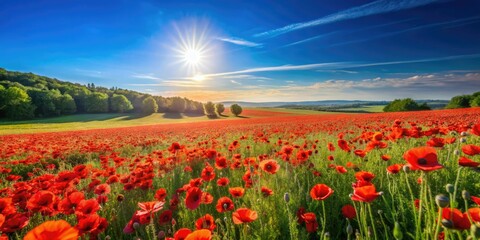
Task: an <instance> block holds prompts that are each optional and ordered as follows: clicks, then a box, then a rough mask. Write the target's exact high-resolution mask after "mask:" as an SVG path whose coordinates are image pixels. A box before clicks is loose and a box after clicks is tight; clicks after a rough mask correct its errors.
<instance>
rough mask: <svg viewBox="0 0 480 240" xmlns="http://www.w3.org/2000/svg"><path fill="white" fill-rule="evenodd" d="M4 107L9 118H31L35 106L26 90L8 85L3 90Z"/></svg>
mask: <svg viewBox="0 0 480 240" xmlns="http://www.w3.org/2000/svg"><path fill="white" fill-rule="evenodd" d="M4 92H5V94H4V109H5V113H6V116H7V117H8V118H10V119H14V120H21V119H31V118H33V116H34V111H35V106H33V105H32V103H31V99H30V97H29V96H28V94H27V92H25V91H24V90H22V89H20V88H17V87H10V88H8V89H7V90H6V91H4Z"/></svg>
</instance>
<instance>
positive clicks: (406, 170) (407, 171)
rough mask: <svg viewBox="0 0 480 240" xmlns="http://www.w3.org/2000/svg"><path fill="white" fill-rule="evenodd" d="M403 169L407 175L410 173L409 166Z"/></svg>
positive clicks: (404, 166)
mask: <svg viewBox="0 0 480 240" xmlns="http://www.w3.org/2000/svg"><path fill="white" fill-rule="evenodd" d="M402 168H403V171H404V172H405V173H409V172H410V166H408V165H403V167H402Z"/></svg>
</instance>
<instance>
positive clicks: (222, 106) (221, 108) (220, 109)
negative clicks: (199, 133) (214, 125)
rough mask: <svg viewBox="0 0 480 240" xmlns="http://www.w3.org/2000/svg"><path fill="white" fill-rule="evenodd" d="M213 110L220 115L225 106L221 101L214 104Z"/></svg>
mask: <svg viewBox="0 0 480 240" xmlns="http://www.w3.org/2000/svg"><path fill="white" fill-rule="evenodd" d="M215 112H217V114H218V115H222V113H223V112H225V106H224V105H223V104H222V103H217V104H215Z"/></svg>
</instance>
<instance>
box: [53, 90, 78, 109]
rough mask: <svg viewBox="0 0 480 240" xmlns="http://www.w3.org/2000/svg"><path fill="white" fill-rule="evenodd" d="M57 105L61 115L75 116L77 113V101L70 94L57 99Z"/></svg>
mask: <svg viewBox="0 0 480 240" xmlns="http://www.w3.org/2000/svg"><path fill="white" fill-rule="evenodd" d="M55 105H56V109H57V110H58V111H60V114H74V113H75V112H76V111H77V105H76V104H75V100H74V99H73V97H72V96H70V94H68V93H65V94H63V95H61V96H60V97H59V98H57V100H56V103H55Z"/></svg>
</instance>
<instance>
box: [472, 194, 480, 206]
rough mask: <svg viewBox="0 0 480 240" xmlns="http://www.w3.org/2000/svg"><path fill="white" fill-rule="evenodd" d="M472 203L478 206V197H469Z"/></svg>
mask: <svg viewBox="0 0 480 240" xmlns="http://www.w3.org/2000/svg"><path fill="white" fill-rule="evenodd" d="M470 198H471V199H472V201H473V202H474V203H475V204H477V205H479V206H480V197H475V196H471V197H470Z"/></svg>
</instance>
